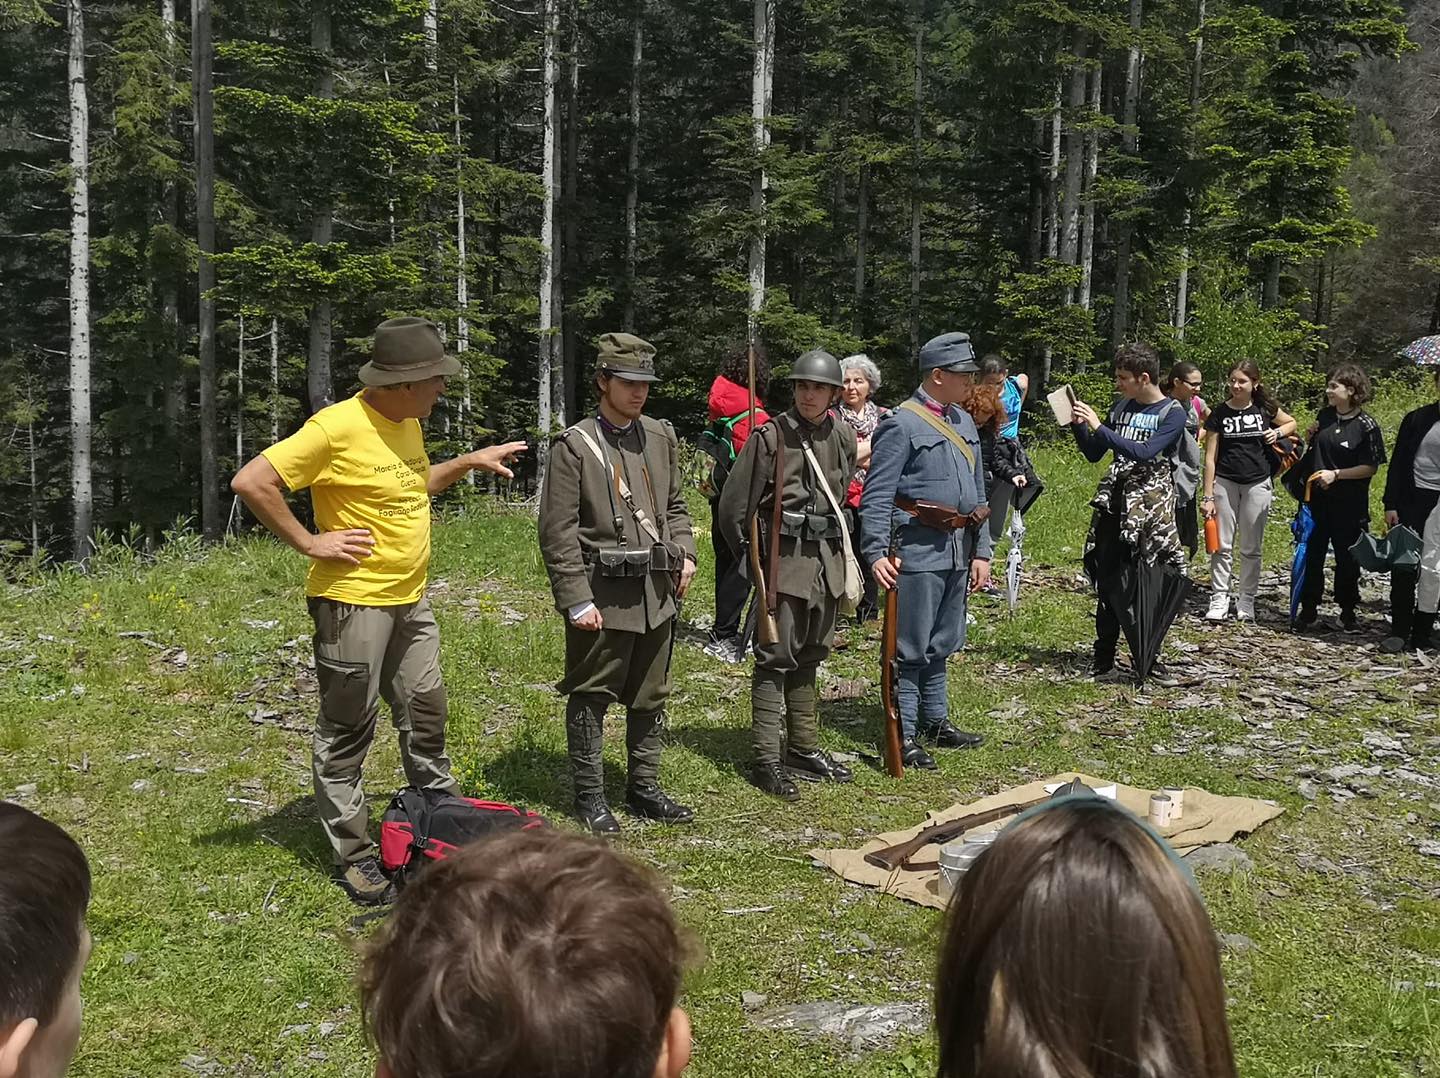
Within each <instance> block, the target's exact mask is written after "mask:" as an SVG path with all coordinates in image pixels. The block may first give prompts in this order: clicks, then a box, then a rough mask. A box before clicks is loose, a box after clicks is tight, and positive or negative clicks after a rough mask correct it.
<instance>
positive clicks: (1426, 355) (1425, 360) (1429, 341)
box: [1400, 336, 1440, 367]
mask: <svg viewBox="0 0 1440 1078" xmlns="http://www.w3.org/2000/svg"><path fill="white" fill-rule="evenodd" d="M1400 356H1401V358H1402V359H1408V360H1410V362H1412V363H1414V364H1415V365H1416V366H1417V367H1435V366H1440V336H1437V337H1421V338H1420V339H1419V340H1418V341H1411V342H1410V343H1409V344H1407V345H1406V346H1405V347H1404V348H1402V349H1400Z"/></svg>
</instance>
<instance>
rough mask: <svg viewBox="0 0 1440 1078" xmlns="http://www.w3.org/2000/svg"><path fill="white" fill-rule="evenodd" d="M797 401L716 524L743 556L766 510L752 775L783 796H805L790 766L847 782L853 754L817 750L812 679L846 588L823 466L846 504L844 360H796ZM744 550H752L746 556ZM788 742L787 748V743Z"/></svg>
mask: <svg viewBox="0 0 1440 1078" xmlns="http://www.w3.org/2000/svg"><path fill="white" fill-rule="evenodd" d="M790 380H791V382H793V383H794V386H795V403H794V405H793V406H792V407H791V408H790V409H789V410H788V411H786V412H784V413H783V414H781V415H778V416H776V417H774V418H773V419H771V420H770V421H769V422H768V423H766V424H765V425H764V426H762V427H760V428H759V429H758V430H757V431H756V432H755V434H754V435H753V436H752V437H751V438H749V439H748V440H747V441H746V443H745V447H744V448H743V449H742V450H741V451H740V456H739V457H738V458H736V461H735V466H734V468H733V470H732V471H731V472H730V477H729V479H728V480H726V483H725V489H724V492H723V493H722V494H721V495H720V504H719V508H718V512H717V514H716V523H717V526H719V527H721V528H722V529H723V531H724V536H725V539H726V541H727V542H728V543H729V544H730V546H731V548H732V549H734V550H735V551H736V554H737V556H742V552H743V551H744V550H745V548H746V546H745V545H746V543H748V528H749V521H750V518H751V517H752V516H755V515H757V514H758V519H759V522H760V526H761V531H762V543H763V544H764V547H765V550H764V553H763V555H762V557H761V564H762V566H764V568H765V588H766V592H767V594H769V593H771V592H773V593H774V599H773V605H774V608H775V622H776V625H777V628H778V630H779V632H778V639H777V640H775V641H774V642H773V643H763V642H761V643H757V645H756V648H755V670H754V673H753V674H752V675H751V680H750V725H751V734H752V737H753V743H754V752H755V759H754V764H753V769H752V771H751V781H752V782H753V783H754V784H755V785H756V786H758V787H759V788H760V789H761V790H764V791H765V792H766V793H769V794H774V795H775V796H776V797H780V798H783V799H784V800H786V801H794V800H796V799H797V798H798V797H799V796H800V792H799V790H798V789H797V788H796V786H795V783H794V782H793V781H791V776H792V775H793V776H794V777H796V778H800V779H805V780H807V781H811V782H820V781H829V782H849V781H850V779H851V774H850V770H849V768H847V767H845V765H844V764H841V763H838V762H837V761H836V760H834V759H832V758H831V756H830V755H829V753H827V752H825V751H824V750H823V749H821V748H820V720H819V716H818V714H817V704H816V691H815V679H816V673H817V671H818V668H819V666H820V663H821V662H823V661H824V660H825V658H826V656H828V655H829V654H830V647H831V645H832V644H833V643H834V639H835V621H836V615H837V613H838V610H839V605H840V599H841V597H842V596H843V595H844V594H845V561H844V545H843V544H844V529H845V522H844V521H843V520H842V519H841V518H840V516H839V514H838V513H837V512H836V511H835V509H834V508H832V506H831V500H830V498H827V497H826V495H825V492H824V490H823V489H822V487H821V485H820V478H821V477H820V476H817V474H816V468H815V466H814V465H812V464H811V463H810V461H809V460H808V458H807V456H806V452H805V451H806V449H807V448H808V449H809V450H810V453H811V454H812V455H813V456H814V458H815V463H816V464H818V465H819V470H820V472H821V473H822V475H823V480H824V482H825V483H826V484H827V485H828V486H829V490H830V493H831V494H832V495H833V496H834V498H835V500H836V501H837V502H838V501H839V500H840V499H843V498H844V496H845V489H846V487H847V485H848V484H849V482H850V476H851V475H853V474H854V472H855V432H854V430H853V429H852V428H851V427H850V425H849V424H848V423H843V422H838V421H837V420H836V419H835V416H834V415H833V414H832V413H831V411H830V408H831V406H832V405H833V404H834V403H835V401H836V399H837V397H838V396H839V390H840V386H841V385H842V381H841V377H840V363H839V361H838V360H837V359H836V358H835V357H834V356H832V355H831V354H830V353H829V352H825V351H821V350H819V349H816V350H814V351H811V352H806V353H805V354H804V355H803V356H801V357H800V358H799V359H797V360H796V361H795V366H794V368H793V369H792V371H791V373H790ZM777 452H779V453H780V456H781V465H780V469H779V471H780V482H779V487H780V493H779V498H780V535H779V537H778V539H779V546H778V548H776V549H774V550H773V553H772V548H771V544H772V543H774V542H775V541H776V538H777V537H776V536H774V535H772V534H770V532H771V528H772V525H773V516H774V508H775V498H776V485H777V484H776V465H775V457H776V453H777ZM742 560H743V558H742ZM782 741H784V742H786V744H785V745H784V746H783V751H782V744H781V742H782Z"/></svg>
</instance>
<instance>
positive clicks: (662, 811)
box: [625, 782, 695, 823]
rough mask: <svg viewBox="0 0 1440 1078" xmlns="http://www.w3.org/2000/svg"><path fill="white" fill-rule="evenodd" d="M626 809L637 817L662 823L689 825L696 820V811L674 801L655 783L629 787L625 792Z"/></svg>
mask: <svg viewBox="0 0 1440 1078" xmlns="http://www.w3.org/2000/svg"><path fill="white" fill-rule="evenodd" d="M625 807H626V808H627V809H629V810H630V811H631V812H633V813H634V814H635V815H636V816H643V817H644V818H645V819H647V820H658V821H660V822H661V823H689V822H690V821H691V820H693V819H694V818H695V810H694V809H692V808H691V807H690V806H689V805H681V804H679V803H678V802H676V801H675V800H673V799H672V798H671V797H670V795H669V794H667V793H666V792H665V791H664V790H662V789H660V786H659V784H658V783H654V782H650V783H646V784H644V785H642V786H631V787H629V788H628V789H627V790H626V791H625Z"/></svg>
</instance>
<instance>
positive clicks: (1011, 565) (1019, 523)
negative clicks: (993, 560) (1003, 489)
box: [1005, 510, 1025, 617]
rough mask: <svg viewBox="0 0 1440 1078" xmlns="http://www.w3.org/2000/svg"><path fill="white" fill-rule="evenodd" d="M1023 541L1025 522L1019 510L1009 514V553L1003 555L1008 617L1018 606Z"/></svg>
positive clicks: (1013, 613) (1012, 614) (1013, 614)
mask: <svg viewBox="0 0 1440 1078" xmlns="http://www.w3.org/2000/svg"><path fill="white" fill-rule="evenodd" d="M1024 539H1025V521H1024V520H1023V519H1022V514H1021V513H1020V512H1019V510H1016V511H1015V512H1013V513H1011V514H1010V553H1009V554H1007V555H1005V598H1006V599H1007V600H1008V601H1009V603H1010V616H1011V617H1014V616H1015V608H1016V607H1017V606H1019V605H1020V557H1021V551H1020V545H1021V543H1022V542H1023V541H1024Z"/></svg>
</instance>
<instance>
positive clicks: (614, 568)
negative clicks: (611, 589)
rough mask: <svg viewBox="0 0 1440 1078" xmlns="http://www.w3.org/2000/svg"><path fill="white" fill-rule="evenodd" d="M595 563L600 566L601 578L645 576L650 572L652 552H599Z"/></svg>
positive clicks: (647, 550)
mask: <svg viewBox="0 0 1440 1078" xmlns="http://www.w3.org/2000/svg"><path fill="white" fill-rule="evenodd" d="M595 562H596V564H597V565H599V566H600V575H601V576H611V577H614V576H622V577H623V576H629V577H638V576H644V575H645V574H646V573H648V572H649V571H650V551H649V549H648V548H647V549H645V550H597V551H596V552H595Z"/></svg>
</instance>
